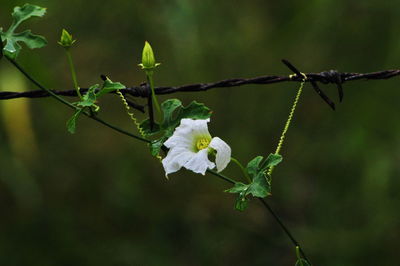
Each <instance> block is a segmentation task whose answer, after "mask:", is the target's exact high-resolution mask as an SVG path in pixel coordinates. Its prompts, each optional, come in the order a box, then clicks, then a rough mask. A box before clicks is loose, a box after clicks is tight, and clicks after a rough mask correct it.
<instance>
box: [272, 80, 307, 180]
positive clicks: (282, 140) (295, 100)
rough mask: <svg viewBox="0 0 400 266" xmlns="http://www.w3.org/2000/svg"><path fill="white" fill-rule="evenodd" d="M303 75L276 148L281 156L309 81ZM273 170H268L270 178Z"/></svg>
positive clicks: (276, 152)
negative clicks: (291, 123)
mask: <svg viewBox="0 0 400 266" xmlns="http://www.w3.org/2000/svg"><path fill="white" fill-rule="evenodd" d="M301 74H302V76H303V81H302V82H301V84H300V87H299V90H298V91H297V94H296V97H295V98H294V102H293V105H292V109H291V110H290V113H289V116H288V119H287V120H286V124H285V127H284V128H283V131H282V134H281V137H280V139H279V142H278V146H277V147H276V150H275V154H279V152H280V151H281V149H282V146H283V142H284V141H285V137H286V132H287V131H288V129H289V126H290V122H292V118H293V115H294V111H295V110H296V107H297V103H298V102H299V98H300V95H301V93H302V91H303V87H304V83H305V82H306V79H307V76H306V75H305V74H304V73H301ZM294 76H295V75H290V76H289V77H290V78H293V77H294ZM273 170H274V166H271V167H270V168H269V169H268V175H269V176H271V175H272V171H273Z"/></svg>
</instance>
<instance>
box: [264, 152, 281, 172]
mask: <svg viewBox="0 0 400 266" xmlns="http://www.w3.org/2000/svg"><path fill="white" fill-rule="evenodd" d="M280 162H282V156H281V155H279V154H272V153H271V154H270V155H268V157H267V159H266V160H265V162H263V164H262V168H263V169H266V168H269V167H271V166H276V165H278V164H279V163H280Z"/></svg>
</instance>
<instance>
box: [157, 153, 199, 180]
mask: <svg viewBox="0 0 400 266" xmlns="http://www.w3.org/2000/svg"><path fill="white" fill-rule="evenodd" d="M195 155H196V153H194V152H191V151H189V150H187V149H185V148H182V147H177V148H173V149H170V150H169V152H168V154H167V157H165V158H164V159H163V160H162V161H161V162H162V164H163V166H164V170H165V174H166V175H168V174H170V173H174V172H176V171H179V169H181V168H182V166H184V165H185V164H186V163H187V162H188V161H189V160H191V159H192V158H193V157H194V156H195Z"/></svg>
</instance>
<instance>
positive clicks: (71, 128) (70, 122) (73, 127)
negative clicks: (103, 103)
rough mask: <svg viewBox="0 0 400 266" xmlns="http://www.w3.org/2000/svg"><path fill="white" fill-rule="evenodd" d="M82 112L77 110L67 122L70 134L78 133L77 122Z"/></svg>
mask: <svg viewBox="0 0 400 266" xmlns="http://www.w3.org/2000/svg"><path fill="white" fill-rule="evenodd" d="M82 111H83V109H78V110H76V111H75V113H74V114H73V115H72V117H71V118H70V119H69V120H68V121H67V129H68V132H69V133H71V134H74V133H75V132H76V120H77V119H78V117H79V115H80V114H81V113H82Z"/></svg>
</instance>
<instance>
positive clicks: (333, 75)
mask: <svg viewBox="0 0 400 266" xmlns="http://www.w3.org/2000/svg"><path fill="white" fill-rule="evenodd" d="M283 62H284V63H285V64H286V65H287V66H288V67H289V68H290V69H291V70H293V72H294V73H295V75H291V76H278V75H268V76H259V77H254V78H232V79H225V80H220V81H217V82H211V83H196V84H187V85H182V86H172V87H156V88H155V93H156V94H158V95H165V94H173V93H177V92H201V91H207V90H210V89H214V88H230V87H239V86H244V85H265V84H273V83H279V82H301V81H302V80H303V76H302V75H300V72H299V71H297V69H296V68H294V67H293V66H292V65H291V64H290V63H289V62H288V61H286V60H283ZM288 64H289V65H288ZM292 67H293V68H292ZM296 72H298V73H296ZM304 74H305V75H306V76H307V80H306V82H310V83H311V84H312V86H313V88H314V90H315V91H316V92H317V93H318V95H319V96H320V97H321V98H322V99H323V100H324V101H325V102H326V103H327V104H328V105H329V106H330V107H331V108H332V109H335V104H334V102H333V101H332V100H330V99H329V97H327V96H326V94H325V93H324V92H323V91H322V90H321V89H320V88H319V86H318V82H319V83H322V84H336V85H337V87H338V93H339V99H340V101H341V100H342V99H343V89H342V84H343V83H345V82H348V81H355V80H361V79H365V80H382V79H389V78H393V77H395V76H399V75H400V69H392V70H383V71H377V72H370V73H352V72H338V71H336V70H329V71H323V72H319V73H304ZM87 90H88V89H87V88H81V92H82V93H86V91H87ZM52 91H53V92H54V93H55V94H57V95H60V96H69V97H76V96H77V93H76V90H52ZM121 92H123V94H124V95H125V96H132V97H134V98H148V97H149V95H150V89H149V86H148V85H147V84H146V83H142V84H140V85H139V86H133V87H127V88H126V89H125V90H121ZM49 96H50V94H49V93H47V92H45V91H43V90H33V91H24V92H13V91H1V92H0V100H9V99H16V98H43V97H49ZM127 100H128V104H129V105H130V106H131V107H132V108H135V109H137V110H139V111H141V112H144V106H141V105H139V104H136V103H135V102H133V101H132V100H129V99H127Z"/></svg>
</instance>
